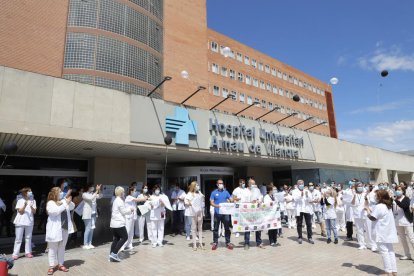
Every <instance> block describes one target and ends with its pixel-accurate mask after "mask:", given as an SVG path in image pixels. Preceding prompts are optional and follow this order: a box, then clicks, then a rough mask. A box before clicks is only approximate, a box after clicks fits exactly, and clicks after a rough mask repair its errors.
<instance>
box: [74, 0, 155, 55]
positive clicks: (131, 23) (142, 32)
mask: <svg viewBox="0 0 414 276" xmlns="http://www.w3.org/2000/svg"><path fill="white" fill-rule="evenodd" d="M68 26H73V27H87V28H98V29H101V30H105V31H108V32H112V33H116V34H119V35H122V36H125V37H128V38H131V39H133V40H136V41H139V42H141V43H144V44H146V45H148V46H149V47H151V48H153V49H154V50H156V51H158V52H162V47H163V34H162V27H161V26H160V25H159V24H157V23H156V22H155V21H154V20H152V19H150V18H149V17H148V16H146V15H144V14H142V13H139V12H137V11H136V10H134V9H132V8H130V7H128V6H127V5H125V4H122V3H118V2H116V1H113V0H100V1H99V2H98V1H97V0H88V1H87V2H84V1H81V0H72V1H71V2H70V6H69V16H68Z"/></svg>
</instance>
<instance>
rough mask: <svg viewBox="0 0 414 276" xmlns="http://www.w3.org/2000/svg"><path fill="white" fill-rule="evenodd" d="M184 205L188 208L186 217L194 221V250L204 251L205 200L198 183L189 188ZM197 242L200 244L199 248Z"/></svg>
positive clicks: (192, 183) (192, 227) (192, 224)
mask: <svg viewBox="0 0 414 276" xmlns="http://www.w3.org/2000/svg"><path fill="white" fill-rule="evenodd" d="M184 204H185V206H186V207H187V208H186V209H185V214H184V215H185V216H187V217H189V218H191V220H192V222H191V231H192V233H193V250H194V251H196V250H197V248H199V249H202V250H203V249H204V246H203V216H204V215H203V214H204V205H205V199H204V195H203V194H202V193H201V191H200V186H199V185H198V183H197V182H195V181H193V182H191V184H190V186H189V187H188V193H187V194H186V196H185V198H184ZM197 236H198V239H197ZM197 240H198V242H199V246H198V247H197Z"/></svg>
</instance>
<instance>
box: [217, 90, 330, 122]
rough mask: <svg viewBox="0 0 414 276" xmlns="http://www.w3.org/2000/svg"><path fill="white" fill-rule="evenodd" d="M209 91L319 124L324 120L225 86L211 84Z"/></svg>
mask: <svg viewBox="0 0 414 276" xmlns="http://www.w3.org/2000/svg"><path fill="white" fill-rule="evenodd" d="M210 92H211V93H213V95H214V96H221V97H223V98H226V97H227V96H228V95H233V100H234V101H239V102H241V103H246V104H248V105H251V104H253V103H254V102H257V104H256V106H257V107H262V108H265V109H269V110H272V109H274V108H276V107H279V109H277V111H278V112H280V113H282V114H292V113H294V112H296V113H297V115H296V116H297V117H298V118H299V119H303V120H305V119H308V118H309V117H313V118H312V119H311V121H313V122H314V123H316V124H319V123H322V122H324V121H325V120H323V119H321V118H318V117H316V116H313V115H311V114H307V113H304V112H302V111H298V110H294V109H291V108H289V107H285V106H279V105H278V104H276V103H272V102H267V101H266V100H260V99H259V98H256V97H255V98H253V97H252V96H249V95H246V94H245V93H242V92H237V91H234V90H229V89H227V88H224V87H219V86H217V85H213V86H212V91H210Z"/></svg>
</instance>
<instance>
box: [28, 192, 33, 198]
mask: <svg viewBox="0 0 414 276" xmlns="http://www.w3.org/2000/svg"><path fill="white" fill-rule="evenodd" d="M27 196H28V197H29V199H30V200H33V193H32V192H28V193H27Z"/></svg>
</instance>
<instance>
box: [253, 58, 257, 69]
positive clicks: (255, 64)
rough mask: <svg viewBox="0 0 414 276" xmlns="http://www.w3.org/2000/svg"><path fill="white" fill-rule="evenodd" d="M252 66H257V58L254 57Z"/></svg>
mask: <svg viewBox="0 0 414 276" xmlns="http://www.w3.org/2000/svg"><path fill="white" fill-rule="evenodd" d="M252 66H253V67H254V68H257V60H255V59H252Z"/></svg>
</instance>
